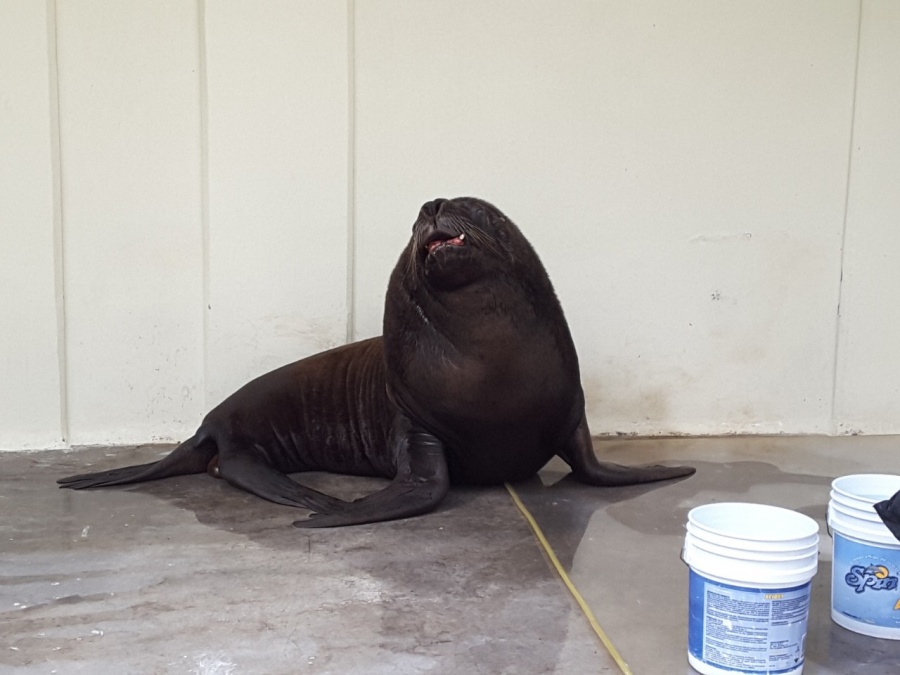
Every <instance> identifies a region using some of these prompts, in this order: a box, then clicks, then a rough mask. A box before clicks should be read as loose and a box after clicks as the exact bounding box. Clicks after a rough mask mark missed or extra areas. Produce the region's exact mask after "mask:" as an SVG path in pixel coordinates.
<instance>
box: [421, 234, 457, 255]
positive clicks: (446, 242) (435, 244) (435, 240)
mask: <svg viewBox="0 0 900 675" xmlns="http://www.w3.org/2000/svg"><path fill="white" fill-rule="evenodd" d="M465 245H466V233H465V232H462V233H460V234H458V235H456V236H455V237H450V236H448V235H446V234H444V233H442V232H435V233H434V234H432V235H431V236H430V237H429V238H428V241H426V242H425V250H426V251H428V253H432V252H434V251H435V250H436V249H438V248H440V247H442V246H465Z"/></svg>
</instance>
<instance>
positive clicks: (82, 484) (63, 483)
mask: <svg viewBox="0 0 900 675" xmlns="http://www.w3.org/2000/svg"><path fill="white" fill-rule="evenodd" d="M215 456H216V445H215V443H213V442H212V441H211V440H209V439H206V438H203V439H200V437H199V434H198V435H194V436H191V437H190V438H189V439H187V440H186V441H185V442H184V443H182V444H181V445H179V446H178V447H177V448H175V449H174V450H173V451H172V452H171V453H169V454H168V455H166V456H165V457H164V458H163V459H161V460H159V461H158V462H150V463H149V464H136V465H134V466H124V467H121V468H119V469H112V470H110V471H98V472H96V473H82V474H79V475H77V476H68V477H66V478H60V479H59V480H58V481H56V482H57V483H59V486H60V487H63V488H71V489H72V490H84V489H86V488H98V487H110V486H113V485H128V484H130V483H145V482H147V481H150V480H157V479H159V478H168V477H170V476H184V475H187V474H191V473H203V472H204V471H206V467H207V466H209V463H210V462H211V461H212V459H213V458H214V457H215Z"/></svg>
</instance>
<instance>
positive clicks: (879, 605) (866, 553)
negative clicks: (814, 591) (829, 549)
mask: <svg viewBox="0 0 900 675" xmlns="http://www.w3.org/2000/svg"><path fill="white" fill-rule="evenodd" d="M833 536H834V561H833V565H834V568H833V574H832V576H831V602H832V607H833V608H834V610H835V611H836V612H838V613H840V614H843V615H844V616H846V617H848V618H850V619H854V620H856V621H860V622H862V623H864V624H869V625H871V626H880V627H882V628H894V629H898V630H900V549H889V548H883V547H880V546H874V545H872V544H864V543H862V542H858V541H854V540H852V539H847V538H846V537H842V536H841V535H840V534H839V533H838V532H834V535H833Z"/></svg>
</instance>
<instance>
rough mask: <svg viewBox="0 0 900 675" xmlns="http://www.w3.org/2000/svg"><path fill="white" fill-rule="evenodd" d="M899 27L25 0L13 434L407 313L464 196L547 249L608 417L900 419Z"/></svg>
mask: <svg viewBox="0 0 900 675" xmlns="http://www.w3.org/2000/svg"><path fill="white" fill-rule="evenodd" d="M898 34H900V5H898V4H897V3H894V2H892V1H891V0H881V1H872V0H865V1H863V2H861V3H860V2H851V1H848V0H847V1H845V0H841V1H838V0H831V1H828V2H824V1H822V0H808V1H807V2H793V3H783V2H777V1H775V0H773V1H771V2H769V1H767V2H763V1H760V0H745V1H742V2H734V3H727V4H725V3H720V2H714V1H712V0H709V1H707V2H693V3H689V4H684V3H679V4H677V5H673V4H672V3H666V2H662V1H661V0H652V1H651V0H647V1H645V2H625V1H624V0H623V1H618V2H605V3H599V2H594V1H592V0H584V1H581V2H576V1H572V0H570V1H568V2H564V3H560V2H552V1H550V0H546V1H540V2H529V3H522V2H520V1H519V0H491V1H488V2H474V0H455V1H442V2H421V1H418V0H381V1H377V2H376V1H374V0H356V2H352V1H350V2H344V3H342V2H335V1H334V0H317V1H315V2H304V3H296V2H290V1H289V0H280V1H278V2H275V1H267V2H261V3H246V2H239V1H237V0H198V1H197V2H186V1H184V0H167V1H165V2H160V1H159V0H154V1H153V2H150V1H149V0H135V1H134V2H129V3H119V2H115V1H114V0H104V1H101V0H49V1H48V0H0V59H2V60H0V63H3V64H4V65H3V67H2V68H0V228H2V229H0V280H2V285H0V311H2V316H3V317H4V320H3V322H2V323H0V349H2V352H0V354H2V359H0V382H2V386H0V448H5V449H9V448H31V447H51V446H61V445H66V444H84V443H130V442H146V441H150V440H173V439H178V438H181V437H183V436H185V435H187V434H189V433H191V431H192V430H193V428H194V427H195V425H196V424H197V422H198V421H199V419H200V417H201V416H202V414H203V412H204V411H205V410H208V409H209V407H211V406H212V405H214V404H215V403H216V402H218V401H220V400H221V399H222V398H223V397H224V396H226V395H227V394H228V393H230V392H231V391H233V390H234V389H235V388H236V387H237V386H239V385H240V384H241V383H243V382H244V381H246V380H247V379H248V378H250V377H252V376H255V375H257V374H260V373H262V372H265V371H266V370H268V369H270V368H272V367H275V366H277V365H279V364H281V363H284V362H287V361H290V360H294V359H296V358H300V357H302V356H305V355H308V354H310V353H314V352H316V351H320V350H322V349H325V348H327V347H330V346H333V345H336V344H339V343H341V342H344V341H345V340H346V339H347V338H348V337H350V338H360V337H365V336H368V335H374V334H377V333H379V332H380V323H381V312H382V303H383V296H384V289H385V287H386V284H387V278H388V275H389V273H390V270H391V268H392V267H393V264H394V262H395V261H396V259H397V257H398V255H399V252H400V249H401V248H402V246H403V245H404V243H405V241H406V238H407V237H408V235H409V228H410V226H411V224H412V221H413V220H414V218H415V215H416V212H417V210H418V207H419V206H420V204H421V203H422V202H424V201H426V200H428V199H431V198H433V197H436V196H455V195H459V194H473V195H477V196H481V197H483V198H486V199H488V200H489V201H492V202H494V203H495V204H497V205H498V206H499V207H500V208H501V209H503V210H504V211H505V212H506V213H507V214H508V215H509V216H510V217H512V218H513V220H515V221H516V222H517V223H518V224H519V225H520V226H521V227H522V229H523V230H524V231H525V232H526V234H527V235H528V236H529V238H530V239H531V240H532V242H533V243H534V244H535V246H536V248H537V249H538V251H539V252H540V253H541V255H542V258H543V260H544V262H545V265H546V266H547V268H548V269H549V271H550V274H551V277H552V278H553V280H554V282H555V284H556V287H557V290H558V293H559V296H560V298H561V300H562V302H563V305H564V307H565V309H566V313H567V316H568V318H569V323H570V325H571V328H572V331H573V333H574V336H575V340H576V342H577V344H578V347H579V352H580V355H581V361H582V371H583V379H584V385H585V390H586V394H587V397H588V401H589V404H588V405H589V415H590V420H591V424H592V428H593V431H594V432H595V433H605V434H608V433H617V432H621V433H639V434H667V433H692V434H708V433H777V432H786V433H853V432H860V433H900V388H898V384H897V383H898V382H900V348H898V344H900V340H898V337H900V335H898V334H900V305H898V304H897V303H896V302H894V301H893V291H894V290H895V289H897V288H898V287H900V272H898V269H900V268H898V265H897V264H896V263H895V261H896V260H897V258H898V254H900V234H898V232H900V228H898V222H897V217H896V214H897V213H900V188H898V187H897V183H896V176H897V173H898V169H900V160H898V157H900V76H898V72H897V69H896V68H895V64H896V63H897V61H898V58H900V43H898V41H897V40H896V39H895V37H896V35H898ZM57 93H58V96H57ZM851 141H852V143H851Z"/></svg>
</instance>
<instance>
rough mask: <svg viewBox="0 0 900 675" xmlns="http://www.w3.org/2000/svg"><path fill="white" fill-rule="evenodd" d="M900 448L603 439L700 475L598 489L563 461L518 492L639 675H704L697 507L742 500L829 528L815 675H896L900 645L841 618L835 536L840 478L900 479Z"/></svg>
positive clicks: (886, 444) (859, 443)
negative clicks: (696, 574)
mask: <svg viewBox="0 0 900 675" xmlns="http://www.w3.org/2000/svg"><path fill="white" fill-rule="evenodd" d="M898 443H900V438H896V437H880V438H872V437H865V438H863V437H849V438H848V437H844V438H818V437H816V438H783V437H778V438H753V439H748V438H715V439H667V440H656V441H652V440H636V441H627V442H616V441H608V442H599V443H597V444H596V447H597V449H598V452H599V453H600V454H601V455H602V456H603V457H604V459H611V460H613V461H619V462H622V463H645V462H655V461H660V460H666V459H671V460H673V461H674V460H677V461H678V462H687V463H690V464H692V465H693V466H696V467H697V473H696V475H695V476H693V477H691V478H689V479H686V480H681V481H678V482H675V483H672V484H669V485H667V486H666V487H664V488H660V487H659V486H652V485H651V486H635V487H627V488H612V489H605V490H592V489H591V488H588V487H585V486H582V485H579V484H577V483H575V482H574V481H571V480H570V479H569V478H567V477H565V473H564V468H565V467H564V466H560V465H557V464H555V463H551V465H549V466H548V467H547V468H546V469H545V470H544V471H543V472H542V474H541V478H542V484H534V483H532V484H527V485H526V484H523V485H520V486H518V491H519V494H520V496H521V498H522V500H523V501H524V502H525V504H526V505H527V506H528V508H529V510H531V512H532V513H533V514H534V516H535V518H536V519H537V520H538V522H539V523H540V524H541V527H542V528H543V530H544V533H545V535H546V536H547V537H548V539H549V540H550V542H551V545H552V546H553V547H554V550H555V552H556V554H557V556H558V557H559V558H560V560H562V561H563V562H564V564H565V565H566V567H567V569H568V570H569V573H570V576H571V578H572V580H573V581H574V583H575V584H576V585H577V587H578V589H579V591H580V592H581V594H582V595H583V596H584V597H585V599H586V600H587V601H588V603H589V604H590V606H591V608H592V610H593V612H594V614H595V615H596V617H597V618H598V620H599V622H600V624H601V625H602V626H603V628H604V630H605V631H606V633H607V634H608V635H609V637H610V639H611V640H612V642H613V644H615V645H616V647H617V649H618V650H619V651H620V652H621V654H622V656H623V657H624V659H625V660H626V661H627V662H628V664H629V665H630V666H631V668H632V669H633V671H634V672H635V673H641V674H643V673H646V674H648V675H656V674H659V675H667V674H669V673H675V672H684V673H692V672H694V671H693V670H692V669H691V668H690V666H688V665H687V662H686V651H687V614H688V610H687V601H688V596H687V580H688V569H687V567H686V566H685V565H684V563H682V561H681V559H680V553H681V546H682V544H683V542H684V532H685V531H684V524H685V523H686V522H687V514H688V511H690V510H691V509H692V508H693V507H695V506H699V505H701V504H707V503H712V502H727V501H740V502H754V503H761V504H772V505H775V506H781V507H784V508H789V509H793V510H796V511H798V512H800V513H803V514H805V515H807V516H809V517H811V518H813V519H814V520H816V521H817V522H818V524H819V536H820V544H819V548H820V555H819V569H818V572H817V574H816V576H815V578H814V579H813V583H812V600H811V606H810V618H809V632H808V636H807V643H806V665H805V668H804V673H811V674H815V673H822V674H826V673H827V674H828V675H832V674H833V675H849V674H860V675H862V674H865V675H882V674H883V675H888V674H892V675H896V673H898V672H900V641H892V640H880V639H876V638H872V637H868V636H864V635H859V634H856V633H853V632H850V631H847V630H845V629H843V628H841V627H839V626H837V625H835V624H834V623H833V622H832V621H831V617H830V608H831V605H830V603H831V588H830V584H831V538H830V537H829V536H828V533H827V528H826V524H825V515H826V509H827V504H828V500H829V491H830V484H831V481H832V479H833V478H835V477H836V476H839V475H846V474H850V473H894V474H900V454H898V452H897V445H898ZM710 459H714V460H715V461H709V460H710ZM545 484H546V485H552V489H547V488H546V487H545Z"/></svg>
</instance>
